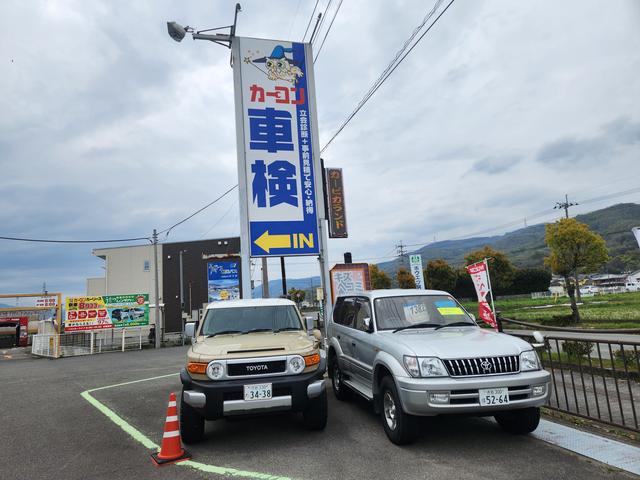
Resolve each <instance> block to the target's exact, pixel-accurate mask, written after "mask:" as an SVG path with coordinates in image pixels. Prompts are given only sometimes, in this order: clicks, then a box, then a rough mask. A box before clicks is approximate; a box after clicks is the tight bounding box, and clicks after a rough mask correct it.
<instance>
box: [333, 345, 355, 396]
mask: <svg viewBox="0 0 640 480" xmlns="http://www.w3.org/2000/svg"><path fill="white" fill-rule="evenodd" d="M330 368H331V370H330V373H331V387H332V389H333V393H334V395H335V396H336V398H337V399H338V400H341V401H344V400H349V397H350V394H351V391H350V390H349V387H347V386H346V385H345V384H344V376H343V374H342V370H340V362H338V357H337V356H335V355H334V356H333V357H332V359H331V367H330Z"/></svg>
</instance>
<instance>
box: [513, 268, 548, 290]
mask: <svg viewBox="0 0 640 480" xmlns="http://www.w3.org/2000/svg"><path fill="white" fill-rule="evenodd" d="M550 284H551V272H549V271H548V270H545V269H544V268H519V269H517V270H516V273H515V275H514V276H513V284H512V285H511V293H515V294H519V293H531V292H546V291H547V290H549V285H550Z"/></svg>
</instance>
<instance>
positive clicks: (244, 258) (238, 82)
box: [231, 36, 251, 298]
mask: <svg viewBox="0 0 640 480" xmlns="http://www.w3.org/2000/svg"><path fill="white" fill-rule="evenodd" d="M231 59H232V63H233V84H234V85H233V86H234V88H233V91H234V96H235V105H236V151H237V152H238V197H239V198H240V201H239V205H240V278H241V282H242V283H241V288H240V292H241V294H240V298H251V253H250V252H251V239H250V238H249V223H248V219H249V214H248V208H247V171H246V165H245V143H244V112H243V111H242V109H240V108H237V106H238V105H242V72H241V71H240V68H241V63H242V62H241V58H240V42H239V41H238V40H237V37H235V36H233V37H231Z"/></svg>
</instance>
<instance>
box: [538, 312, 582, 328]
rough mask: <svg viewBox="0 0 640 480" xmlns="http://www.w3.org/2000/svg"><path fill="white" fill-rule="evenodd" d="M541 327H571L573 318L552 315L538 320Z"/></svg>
mask: <svg viewBox="0 0 640 480" xmlns="http://www.w3.org/2000/svg"><path fill="white" fill-rule="evenodd" d="M540 323H541V324H542V325H552V326H554V327H568V326H570V325H573V324H574V323H573V317H572V316H571V315H553V316H552V317H551V318H542V319H540Z"/></svg>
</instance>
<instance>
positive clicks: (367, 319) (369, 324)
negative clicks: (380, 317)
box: [362, 317, 373, 333]
mask: <svg viewBox="0 0 640 480" xmlns="http://www.w3.org/2000/svg"><path fill="white" fill-rule="evenodd" d="M362 323H364V328H366V329H367V332H368V333H371V332H373V322H372V321H371V317H365V318H363V319H362Z"/></svg>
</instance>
